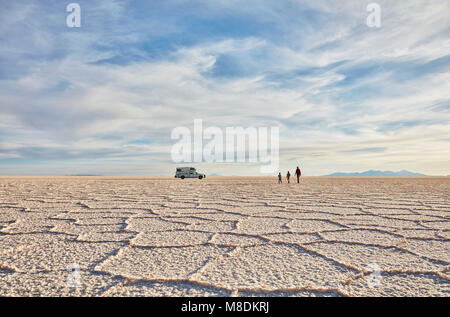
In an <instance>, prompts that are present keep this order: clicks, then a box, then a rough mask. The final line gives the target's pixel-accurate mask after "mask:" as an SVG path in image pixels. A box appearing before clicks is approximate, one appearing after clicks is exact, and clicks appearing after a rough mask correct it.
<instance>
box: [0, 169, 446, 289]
mask: <svg viewBox="0 0 450 317" xmlns="http://www.w3.org/2000/svg"><path fill="white" fill-rule="evenodd" d="M449 196H450V178H325V177H303V178H302V179H301V184H296V183H291V184H286V183H283V184H281V185H278V184H277V183H276V178H275V177H272V178H270V177H207V178H206V179H204V180H197V179H195V180H194V179H185V180H180V179H173V178H171V177H0V296H262V295H267V296H449V295H450V199H449ZM71 265H72V266H71ZM73 265H75V266H76V267H79V275H74V274H78V273H77V272H75V273H74V272H72V271H70V269H71V268H72V267H73ZM374 268H376V269H375V272H373V270H374ZM378 270H379V272H378ZM74 276H76V279H73V277H74ZM74 280H75V281H76V283H75V284H73V283H72V284H71V283H70V281H72V282H73V281H74ZM68 281H69V283H68ZM374 281H375V282H374Z"/></svg>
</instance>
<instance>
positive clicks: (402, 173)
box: [325, 170, 427, 177]
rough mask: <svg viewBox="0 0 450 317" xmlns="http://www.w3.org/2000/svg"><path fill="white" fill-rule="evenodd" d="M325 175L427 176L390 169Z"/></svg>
mask: <svg viewBox="0 0 450 317" xmlns="http://www.w3.org/2000/svg"><path fill="white" fill-rule="evenodd" d="M325 176H399V177H411V176H427V175H425V174H420V173H413V172H410V171H405V170H402V171H400V172H392V171H374V170H370V171H365V172H361V173H333V174H330V175H325Z"/></svg>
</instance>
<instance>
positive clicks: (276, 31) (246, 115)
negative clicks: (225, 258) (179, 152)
mask: <svg viewBox="0 0 450 317" xmlns="http://www.w3.org/2000/svg"><path fill="white" fill-rule="evenodd" d="M370 2H371V1H360V0H344V1H326V0H311V1H306V0H305V1H303V0H286V1H256V0H254V1H253V0H242V1H241V0H226V1H225V0H218V1H187V0H186V1H183V0H178V1H172V0H163V1H162V0H161V1H153V0H149V1H114V0H104V1H93V0H90V1H78V3H79V4H80V6H81V27H80V28H68V27H67V26H66V17H67V15H68V13H67V12H66V6H67V4H69V3H70V1H61V0H58V1H45V0H44V1H2V3H1V6H2V9H1V10H0V43H1V45H0V175H69V174H104V175H172V174H173V171H174V167H175V166H176V165H177V164H174V163H173V162H172V160H171V157H170V150H171V147H172V145H173V144H174V142H175V141H173V140H171V139H170V134H171V131H172V129H173V128H175V127H177V126H186V127H189V128H192V126H193V121H194V119H196V118H201V119H203V122H204V126H218V127H221V128H225V127H228V126H243V127H248V126H268V127H271V126H277V127H279V128H280V165H281V166H280V170H282V171H285V170H287V169H291V170H292V169H293V168H295V166H297V165H299V164H300V165H301V166H302V167H303V170H304V174H306V175H323V174H327V173H332V172H335V171H346V172H352V171H363V170H368V169H382V170H402V169H408V170H412V171H416V172H422V173H425V174H429V175H448V174H450V159H449V158H450V20H449V19H448V16H449V14H450V2H449V1H446V0H431V1H425V0H422V1H416V0H411V1H393V0H390V1H377V3H378V4H379V5H380V7H381V27H380V28H369V27H368V26H367V25H366V18H367V16H368V15H369V14H370V13H369V12H367V11H366V6H367V5H368V4H369V3H370ZM196 166H198V167H199V168H201V169H202V170H203V171H204V172H206V173H207V174H208V173H218V174H225V175H248V174H250V175H258V174H259V167H258V165H256V164H250V163H247V164H242V163H234V164H206V163H204V164H203V163H202V164H196ZM291 172H292V171H291Z"/></svg>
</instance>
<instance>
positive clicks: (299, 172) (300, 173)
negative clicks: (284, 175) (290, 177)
mask: <svg viewBox="0 0 450 317" xmlns="http://www.w3.org/2000/svg"><path fill="white" fill-rule="evenodd" d="M295 175H296V176H297V183H300V176H302V171H301V170H300V168H299V167H298V166H297V169H296V170H295Z"/></svg>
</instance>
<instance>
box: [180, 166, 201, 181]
mask: <svg viewBox="0 0 450 317" xmlns="http://www.w3.org/2000/svg"><path fill="white" fill-rule="evenodd" d="M205 177H206V175H205V174H202V173H197V171H196V170H195V168H193V167H177V171H176V173H175V178H181V179H185V178H198V179H202V178H205Z"/></svg>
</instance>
